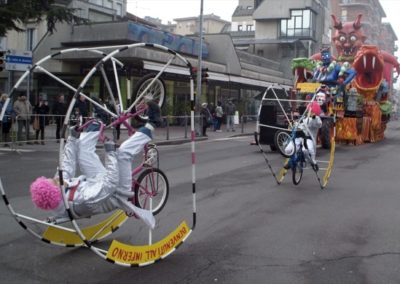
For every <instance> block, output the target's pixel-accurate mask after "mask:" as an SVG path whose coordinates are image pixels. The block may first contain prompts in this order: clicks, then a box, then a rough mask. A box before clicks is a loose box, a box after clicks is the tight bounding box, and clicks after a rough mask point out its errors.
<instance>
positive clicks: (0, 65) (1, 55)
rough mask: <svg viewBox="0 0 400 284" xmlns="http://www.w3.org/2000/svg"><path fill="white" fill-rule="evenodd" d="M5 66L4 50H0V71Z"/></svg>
mask: <svg viewBox="0 0 400 284" xmlns="http://www.w3.org/2000/svg"><path fill="white" fill-rule="evenodd" d="M5 68H6V52H5V51H3V50H1V51H0V72H1V71H3V70H4V69H5Z"/></svg>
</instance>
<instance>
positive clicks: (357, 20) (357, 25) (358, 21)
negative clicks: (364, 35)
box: [353, 14, 362, 30]
mask: <svg viewBox="0 0 400 284" xmlns="http://www.w3.org/2000/svg"><path fill="white" fill-rule="evenodd" d="M361 17H362V14H359V15H358V16H357V19H356V20H355V21H354V23H353V27H354V29H355V30H358V29H360V28H361Z"/></svg>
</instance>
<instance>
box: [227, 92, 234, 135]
mask: <svg viewBox="0 0 400 284" xmlns="http://www.w3.org/2000/svg"><path fill="white" fill-rule="evenodd" d="M235 112H236V106H235V104H234V103H233V101H232V99H229V100H228V103H227V104H226V106H225V113H226V131H228V132H229V131H235Z"/></svg>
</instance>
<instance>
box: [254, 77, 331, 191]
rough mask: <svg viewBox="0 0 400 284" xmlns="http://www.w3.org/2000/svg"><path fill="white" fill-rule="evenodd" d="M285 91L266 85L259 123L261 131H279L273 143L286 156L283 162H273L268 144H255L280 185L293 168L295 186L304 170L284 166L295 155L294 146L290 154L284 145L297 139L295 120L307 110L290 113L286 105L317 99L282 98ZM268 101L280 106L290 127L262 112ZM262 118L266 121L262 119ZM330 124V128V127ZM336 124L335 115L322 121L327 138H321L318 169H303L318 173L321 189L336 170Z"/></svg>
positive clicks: (282, 115)
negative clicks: (334, 164)
mask: <svg viewBox="0 0 400 284" xmlns="http://www.w3.org/2000/svg"><path fill="white" fill-rule="evenodd" d="M282 93H286V90H285V88H283V87H281V86H276V85H274V86H270V87H268V88H267V90H266V91H265V93H264V95H263V98H262V101H261V106H260V110H259V116H258V122H257V126H258V133H260V129H261V128H263V127H265V128H269V129H274V130H275V131H276V132H275V134H274V137H271V139H270V140H272V141H273V143H274V145H275V146H276V147H277V148H278V151H279V153H280V154H281V155H282V156H283V157H284V159H283V161H282V159H275V160H274V161H273V160H272V157H271V156H270V155H269V154H268V151H267V150H266V149H264V148H265V147H264V146H265V145H262V143H256V144H257V145H258V146H259V147H260V150H261V152H262V154H263V156H264V159H265V162H266V164H267V166H268V168H269V170H270V172H271V174H272V176H273V177H274V179H275V181H276V182H277V184H281V183H282V182H283V180H284V178H285V176H286V174H287V172H288V171H292V181H293V183H294V184H295V185H298V184H299V183H300V180H301V178H299V176H300V174H301V175H303V169H301V170H300V169H299V168H297V169H295V170H292V169H287V167H285V165H288V163H289V159H290V155H289V154H294V148H293V151H292V152H291V153H287V152H286V151H285V148H286V146H287V145H288V143H290V142H291V141H293V140H294V139H293V138H294V135H296V132H297V131H298V130H297V127H298V124H297V123H296V121H297V122H298V121H301V120H302V119H303V118H304V116H305V115H306V113H305V112H304V113H303V114H302V115H299V114H294V113H288V111H287V109H288V107H287V106H288V104H291V105H300V104H307V103H310V102H311V101H313V100H315V96H314V97H313V99H312V100H309V101H305V100H298V99H292V98H289V95H287V96H285V97H287V98H282V96H280V97H279V96H278V94H282ZM266 104H268V105H271V104H273V105H275V107H276V109H278V112H279V115H280V116H281V117H283V118H284V120H285V121H286V124H287V125H288V128H284V127H282V125H278V124H274V123H271V121H276V119H271V118H270V115H268V114H265V113H262V112H263V111H264V108H263V105H266ZM296 116H297V118H296ZM263 119H264V120H265V121H263ZM328 125H329V129H327V127H328ZM335 125H336V117H335V116H334V115H333V116H330V117H326V118H325V119H324V120H323V129H321V132H322V133H323V135H324V137H323V138H324V139H322V140H323V141H321V142H322V144H321V146H322V147H321V148H322V149H320V150H318V153H317V162H318V164H319V169H318V171H314V170H313V169H311V167H306V168H304V170H311V171H314V172H315V176H316V178H317V180H318V183H319V186H320V188H321V189H323V188H325V187H326V186H327V185H328V181H329V178H330V176H331V173H332V169H333V163H334V158H335V147H336V144H335V135H336V130H335ZM258 133H257V132H256V134H255V135H256V138H257V135H259V134H258ZM290 133H291V134H290ZM325 149H327V151H326V150H325ZM276 169H277V170H276Z"/></svg>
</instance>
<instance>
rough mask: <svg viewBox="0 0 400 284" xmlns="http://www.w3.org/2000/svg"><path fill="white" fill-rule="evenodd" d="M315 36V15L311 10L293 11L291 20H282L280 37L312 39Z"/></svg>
mask: <svg viewBox="0 0 400 284" xmlns="http://www.w3.org/2000/svg"><path fill="white" fill-rule="evenodd" d="M314 34H315V20H314V13H313V12H312V11H311V10H292V11H291V18H290V19H282V20H281V23H280V37H281V38H284V37H296V38H312V37H314Z"/></svg>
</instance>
